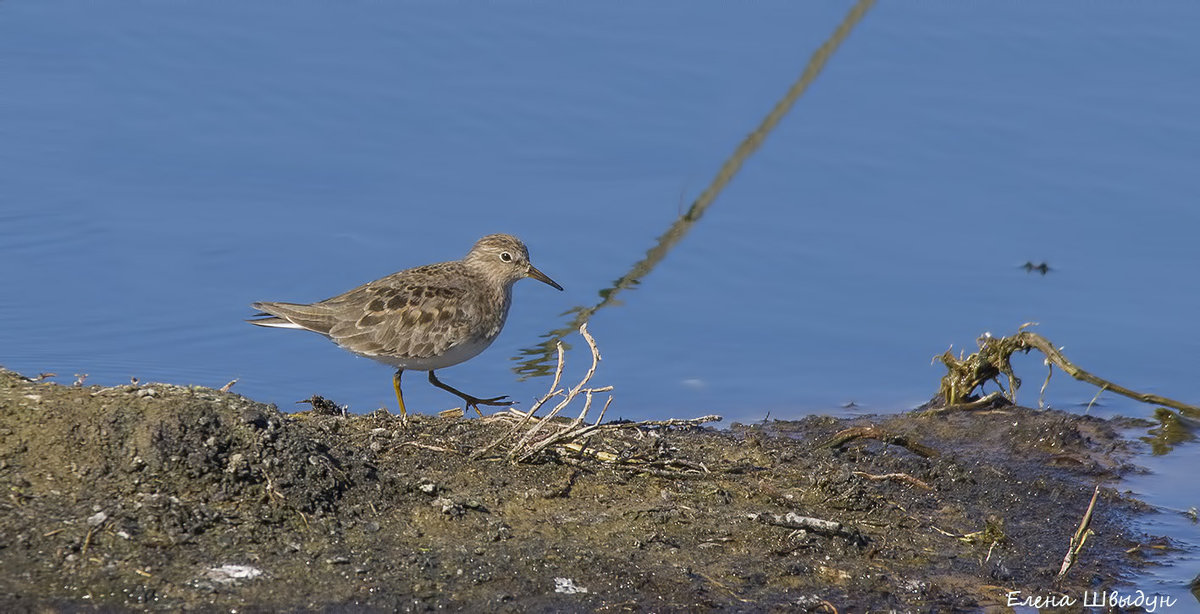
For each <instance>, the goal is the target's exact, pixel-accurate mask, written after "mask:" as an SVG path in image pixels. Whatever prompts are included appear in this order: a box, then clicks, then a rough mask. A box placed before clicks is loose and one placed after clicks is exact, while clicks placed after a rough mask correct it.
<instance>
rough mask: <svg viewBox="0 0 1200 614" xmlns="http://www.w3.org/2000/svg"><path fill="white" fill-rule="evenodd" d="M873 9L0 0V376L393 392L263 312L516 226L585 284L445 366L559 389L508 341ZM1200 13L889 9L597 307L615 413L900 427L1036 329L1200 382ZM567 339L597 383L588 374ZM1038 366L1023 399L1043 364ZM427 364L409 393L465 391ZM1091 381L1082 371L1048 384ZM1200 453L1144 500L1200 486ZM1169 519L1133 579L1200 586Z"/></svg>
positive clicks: (580, 303) (455, 376)
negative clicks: (1024, 329)
mask: <svg viewBox="0 0 1200 614" xmlns="http://www.w3.org/2000/svg"><path fill="white" fill-rule="evenodd" d="M850 7H851V5H850V3H831V2H827V3H792V2H785V1H782V0H780V1H761V2H755V3H736V4H732V3H723V2H716V1H700V2H697V1H689V2H683V1H671V2H662V3H654V4H652V5H636V6H635V5H629V4H623V3H578V2H576V3H550V2H522V3H486V4H480V5H478V6H471V7H470V8H469V9H468V8H467V7H465V6H463V5H460V4H451V3H434V2H403V3H391V4H378V3H376V4H356V5H338V6H332V5H328V4H326V3H317V2H311V1H299V2H291V3H288V4H287V5H286V7H285V6H283V5H279V4H233V3H202V4H196V3H192V4H181V3H137V2H118V3H105V4H103V5H101V4H80V3H66V2H57V1H45V2H5V3H0V262H2V266H0V288H2V290H0V364H3V365H5V366H7V367H8V368H11V369H16V370H18V371H21V372H23V373H25V374H27V375H33V374H36V373H39V372H43V371H50V372H55V373H58V374H59V375H60V378H59V379H60V381H64V380H66V381H69V380H71V379H73V377H74V374H77V373H87V374H89V377H88V380H87V381H88V382H89V383H98V384H105V385H112V384H118V383H123V382H126V381H128V380H129V378H130V377H137V378H139V379H141V380H143V381H170V382H174V383H180V384H188V383H193V384H201V385H206V386H214V387H215V386H221V385H222V384H224V383H226V382H228V381H230V380H232V379H234V378H238V379H239V382H238V384H237V385H236V387H235V388H234V391H235V392H239V393H241V394H244V395H247V396H249V397H252V398H255V399H258V400H262V401H267V402H275V403H278V404H279V405H280V406H281V407H283V408H285V409H289V408H293V407H296V406H295V405H294V402H295V401H296V400H298V399H302V398H306V397H308V396H310V395H312V394H314V393H318V394H321V395H323V396H326V397H329V398H331V399H333V400H335V401H336V402H339V403H343V404H349V406H350V409H351V410H352V411H356V412H369V411H371V410H373V409H375V408H377V407H383V406H386V407H393V406H394V403H395V398H394V396H393V394H392V390H391V386H390V382H389V378H390V370H389V369H388V368H387V367H384V366H382V365H378V364H376V363H373V362H370V361H368V360H365V359H361V358H357V357H355V356H353V355H350V354H348V353H346V352H343V351H341V350H339V349H337V348H336V347H334V346H333V345H332V344H330V343H328V342H327V341H324V340H323V339H321V338H319V337H317V336H315V335H310V334H302V333H299V332H294V331H275V330H263V329H256V328H253V327H251V326H249V325H247V324H245V323H244V322H243V320H244V319H245V318H246V317H248V316H250V315H251V313H252V310H251V309H250V308H249V303H251V302H253V301H256V300H282V301H294V302H311V301H315V300H319V299H322V298H326V297H328V296H332V295H334V294H337V293H340V292H342V291H344V290H347V289H349V288H351V287H353V286H356V285H358V284H361V283H363V282H366V281H369V280H371V279H375V278H377V277H381V276H383V275H386V274H388V273H391V272H393V271H396V270H399V269H403V268H407V267H410V266H415V265H419V264H425V263H428V262H436V261H442V260H449V259H455V258H458V257H460V256H461V255H462V254H464V253H465V252H466V250H467V249H468V248H469V247H470V245H471V244H472V242H473V241H474V240H475V239H476V238H478V237H479V236H481V235H484V234H488V233H492V232H511V233H513V234H516V235H518V236H520V237H522V238H523V239H524V240H525V241H526V242H527V243H528V244H529V246H530V250H531V253H532V256H533V261H534V262H535V264H537V265H538V267H539V268H541V269H542V270H543V271H545V272H546V273H547V274H549V275H550V276H551V277H553V278H554V279H556V280H557V281H558V282H559V283H561V284H562V285H564V286H565V287H566V291H565V292H563V293H559V292H555V291H553V290H551V289H549V288H546V287H545V286H542V285H541V284H537V283H533V282H524V283H521V284H518V286H517V288H516V291H515V294H516V296H515V306H514V308H513V311H512V313H511V315H510V318H509V322H508V325H507V328H506V330H505V332H504V333H503V335H501V337H500V339H499V340H498V341H497V342H496V344H495V345H494V346H493V347H492V348H491V349H489V350H488V351H487V352H486V353H484V354H482V355H481V356H479V357H478V358H476V359H474V360H472V361H470V362H468V363H465V364H463V365H461V366H458V367H454V368H452V369H447V370H445V371H443V372H441V373H440V374H439V375H440V376H441V377H442V379H443V380H444V381H446V382H448V383H450V384H452V385H454V386H456V387H459V388H461V389H463V390H466V391H468V392H471V393H473V394H477V395H495V394H508V395H510V396H512V397H513V398H514V399H517V400H519V401H522V402H523V403H524V404H525V406H528V403H529V402H530V401H531V400H533V399H534V398H535V397H537V396H538V395H540V394H541V393H543V392H544V390H545V388H546V386H547V385H548V383H549V382H548V380H547V379H546V378H545V377H532V378H520V377H519V375H520V373H518V372H521V373H524V374H528V372H529V369H528V366H529V365H528V363H525V368H524V369H522V362H521V361H527V360H529V358H530V350H531V349H535V348H537V347H538V344H539V343H542V342H544V341H545V339H546V337H545V336H546V335H548V334H549V333H550V332H551V331H554V330H556V329H561V328H563V327H564V326H565V325H567V323H568V322H569V321H570V320H571V317H570V316H569V315H562V314H564V313H565V312H567V311H569V310H571V309H573V308H579V307H589V306H592V305H595V304H596V303H598V302H600V301H601V299H602V296H604V295H603V294H602V293H604V292H606V291H608V290H609V289H610V288H612V286H613V284H614V281H615V280H618V279H620V278H622V277H623V276H625V275H626V274H627V273H629V272H630V269H631V268H632V267H634V265H635V263H637V262H639V261H641V260H643V258H645V257H646V253H647V250H649V249H651V248H652V247H653V246H654V245H655V244H656V242H657V241H658V239H659V237H660V236H661V235H663V233H664V232H666V230H667V229H668V228H669V227H671V225H672V224H674V223H675V222H676V221H677V220H678V218H679V216H680V215H681V214H682V213H684V212H686V211H687V210H688V209H689V207H690V206H691V204H692V203H693V201H695V200H696V198H697V197H698V196H699V195H700V193H701V191H702V190H703V189H704V188H705V187H706V186H707V185H709V182H710V181H711V180H712V178H713V176H714V174H715V173H716V172H717V170H718V169H719V168H720V167H721V165H722V164H723V163H724V162H725V161H726V159H727V158H728V157H729V156H730V154H732V153H733V151H734V149H735V148H736V147H737V146H738V144H739V143H740V142H742V140H743V138H745V137H746V135H747V134H748V133H750V132H751V131H752V130H753V129H754V128H755V127H756V126H757V125H758V124H759V122H760V121H762V119H763V117H764V116H766V114H767V112H768V111H769V110H770V109H771V107H772V106H773V105H774V104H775V103H776V102H777V101H778V100H779V99H780V97H781V96H783V94H784V92H785V91H786V90H787V88H788V87H789V85H790V84H791V83H793V82H794V81H795V80H796V79H797V78H798V77H799V76H800V74H801V71H802V70H803V69H804V67H805V65H806V63H807V62H808V61H809V57H810V55H811V54H812V53H813V51H814V50H816V49H817V48H818V46H820V45H821V44H822V43H823V42H825V41H826V40H827V39H829V37H830V36H831V34H832V33H833V32H834V29H835V28H836V27H837V25H838V24H839V23H841V22H842V20H843V19H844V18H845V16H846V13H847V12H848V11H849V10H850ZM1198 31H1200V4H1196V3H1185V2H1169V3H1159V4H1155V5H1152V6H1151V5H1142V4H1128V3H1107V4H1099V5H1088V6H1086V7H1085V6H1082V5H1078V4H1067V3H1063V4H1057V5H1056V4H1049V5H1047V4H1043V3H1038V4H1031V3H997V4H995V5H981V4H977V3H965V4H964V3H960V4H952V3H903V4H902V3H885V4H881V5H879V6H877V7H874V8H873V9H872V11H871V12H870V14H869V15H867V16H866V18H865V19H864V20H863V21H862V22H861V23H860V24H858V25H857V26H856V27H855V28H854V29H853V31H852V32H851V33H850V35H849V37H848V38H847V40H846V41H845V42H844V43H843V44H842V46H841V47H840V48H839V49H838V50H837V52H836V54H835V55H834V56H833V57H832V58H831V59H830V61H829V64H828V65H827V66H825V68H824V70H823V72H821V74H820V75H819V77H818V78H817V79H816V81H815V82H814V83H813V85H812V87H811V89H810V90H808V91H807V92H806V93H805V94H804V96H803V97H801V98H800V99H799V101H798V102H797V103H796V105H795V107H794V108H793V109H792V110H791V112H790V114H788V115H787V116H786V117H785V118H784V120H783V121H782V123H780V124H779V126H778V127H777V128H775V129H774V130H773V131H771V133H770V134H769V138H767V140H766V142H765V144H763V146H762V147H761V149H759V150H757V151H756V152H754V153H753V154H752V155H751V156H749V157H748V158H747V159H746V160H745V163H744V166H743V167H742V168H741V171H740V173H739V174H738V175H737V176H736V177H735V178H734V179H733V181H732V182H731V183H730V184H729V185H728V187H727V188H726V189H725V190H724V191H723V192H722V193H720V195H719V197H718V198H717V199H716V201H715V202H714V203H713V204H712V206H711V207H710V208H709V209H708V210H707V211H706V212H705V214H704V217H703V218H702V219H700V220H699V221H697V222H696V223H695V224H694V225H693V226H691V227H690V229H689V231H688V232H687V234H686V235H685V236H682V237H681V238H680V240H679V241H678V243H676V244H674V246H673V247H672V248H671V249H670V250H669V251H667V252H666V253H665V257H663V258H662V259H661V261H660V262H657V264H656V266H654V267H653V269H652V270H651V271H650V272H649V273H648V274H646V275H645V276H643V277H641V278H640V280H639V282H638V283H637V284H634V285H633V286H632V287H630V288H628V289H625V290H623V291H622V292H621V293H620V295H619V298H618V299H617V300H616V301H615V302H614V303H613V304H612V305H608V306H606V307H604V308H603V309H600V310H598V311H596V313H595V314H594V315H593V316H592V317H591V320H590V324H589V327H590V330H591V331H592V332H593V334H595V336H596V338H597V340H598V341H599V344H600V348H601V351H602V352H603V354H604V359H605V360H604V362H603V363H602V365H601V369H600V372H599V373H598V375H597V377H596V379H595V380H594V381H593V383H595V384H597V385H606V384H612V385H614V386H616V391H615V397H616V400H615V402H614V404H613V407H612V409H611V410H610V416H611V417H614V418H615V417H626V418H664V417H691V416H697V415H702V414H706V413H719V414H723V415H724V416H726V417H727V418H728V419H730V420H742V421H751V420H759V419H762V418H764V417H766V416H768V415H769V416H770V417H772V418H779V419H792V418H798V417H801V416H803V415H806V414H810V413H814V412H839V413H846V412H847V411H849V412H851V413H852V412H853V411H873V412H890V411H900V410H904V409H908V408H911V407H913V406H915V405H917V404H919V403H921V402H924V401H926V400H928V399H929V397H930V396H931V395H932V394H933V393H934V392H935V391H936V389H937V383H938V379H939V377H940V375H941V374H942V373H943V372H944V370H943V369H942V367H941V366H940V365H931V364H930V358H931V357H932V356H934V355H936V354H940V353H941V352H943V351H944V350H946V349H947V348H948V347H951V346H953V347H954V348H956V351H957V350H958V349H966V350H967V351H968V352H969V351H971V350H972V349H974V339H975V338H976V337H977V336H979V335H980V334H982V333H984V332H985V331H990V332H992V333H993V334H997V335H1001V334H1010V333H1012V332H1015V330H1016V328H1017V327H1018V326H1019V325H1021V324H1023V323H1025V322H1030V321H1035V322H1039V323H1040V326H1039V327H1038V328H1037V331H1038V332H1040V333H1041V334H1043V335H1045V336H1046V337H1048V338H1049V339H1051V340H1052V341H1053V342H1055V343H1057V344H1059V345H1062V346H1064V347H1065V352H1066V354H1067V356H1068V357H1069V358H1071V359H1072V360H1073V361H1075V362H1076V363H1077V364H1079V365H1080V366H1083V367H1084V368H1086V369H1088V370H1090V371H1092V372H1093V373H1096V374H1098V375H1100V376H1102V377H1108V378H1111V379H1113V380H1115V381H1117V382H1118V383H1121V384H1123V385H1126V386H1129V387H1131V388H1135V389H1137V390H1140V391H1145V392H1153V393H1156V394H1161V395H1165V396H1169V397H1173V398H1178V399H1182V400H1185V401H1190V402H1193V403H1194V402H1196V401H1197V400H1198V399H1200V378H1197V377H1196V375H1195V368H1196V365H1197V362H1196V356H1197V355H1200V325H1198V324H1197V319H1196V314H1197V313H1198V312H1200V285H1198V283H1197V279H1198V278H1197V274H1196V271H1197V268H1198V265H1200V248H1198V247H1197V243H1196V236H1197V230H1200V207H1198V206H1197V204H1196V195H1197V194H1198V193H1200V173H1198V172H1197V168H1200V122H1197V120H1196V115H1195V101H1196V100H1198V99H1200V79H1197V78H1196V75H1197V74H1200V73H1198V72H1197V69H1198V67H1200V38H1198V37H1196V36H1195V33H1196V32H1198ZM1026 262H1030V263H1032V264H1040V263H1042V262H1045V263H1048V264H1049V266H1050V267H1051V271H1050V272H1049V273H1048V274H1045V275H1042V274H1040V273H1038V272H1036V271H1033V272H1030V271H1026V270H1025V269H1024V268H1022V266H1021V265H1023V264H1024V263H1026ZM566 341H567V342H568V343H571V344H572V345H574V346H575V347H574V351H572V352H571V353H569V356H568V377H571V374H572V373H575V372H581V371H582V370H583V369H584V368H585V367H586V364H587V360H588V359H587V356H586V355H585V353H584V352H583V351H582V347H581V345H582V344H581V343H580V342H579V339H578V337H577V336H569V337H568V338H567V339H566ZM1015 366H1016V369H1017V373H1018V374H1019V375H1022V376H1023V377H1024V378H1025V382H1026V387H1025V388H1024V389H1022V395H1021V396H1020V397H1019V398H1018V400H1020V401H1023V402H1025V403H1026V404H1035V403H1036V400H1037V388H1038V387H1039V386H1040V383H1041V380H1042V378H1043V377H1044V373H1045V367H1043V366H1042V364H1041V359H1040V357H1037V356H1029V357H1025V358H1024V359H1022V360H1020V361H1018V362H1017V363H1016V365H1015ZM411 382H412V383H410V384H409V385H408V386H406V388H407V389H406V391H405V392H406V400H408V402H409V407H410V408H413V409H417V410H421V411H426V412H430V413H431V412H433V411H437V410H441V409H445V408H448V407H451V406H454V405H455V404H456V401H457V399H455V398H453V397H452V396H450V395H447V394H445V393H444V392H441V391H438V390H435V389H433V388H432V387H430V386H427V385H425V383H424V382H420V381H418V379H417V378H414V379H413V380H411ZM1094 394H1095V389H1094V388H1092V387H1090V386H1088V385H1084V384H1081V383H1078V382H1074V381H1072V380H1070V378H1068V377H1066V376H1065V375H1064V374H1062V373H1057V374H1056V376H1055V378H1054V379H1053V380H1052V381H1051V384H1050V387H1049V390H1048V392H1047V401H1048V402H1049V403H1050V404H1051V405H1052V406H1056V407H1060V408H1063V409H1069V410H1071V411H1084V407H1085V406H1086V405H1087V404H1088V401H1089V400H1091V399H1092V397H1093V396H1094ZM848 403H854V404H855V406H856V407H858V408H860V409H858V410H844V409H843V406H844V405H846V404H848ZM1091 411H1092V412H1094V413H1101V414H1102V415H1116V414H1122V415H1131V416H1142V417H1149V416H1151V415H1152V413H1153V408H1152V407H1147V406H1140V405H1138V404H1136V403H1133V402H1132V401H1128V400H1125V399H1122V398H1119V397H1113V396H1104V397H1102V398H1101V399H1100V405H1099V407H1098V408H1093V409H1092V410H1091ZM1196 448H1197V446H1196V445H1194V444H1190V445H1183V446H1179V447H1176V448H1174V449H1172V450H1171V451H1170V452H1171V453H1170V454H1167V455H1165V456H1159V457H1154V458H1147V459H1146V463H1148V464H1150V465H1151V468H1152V469H1153V470H1154V471H1153V473H1151V474H1149V475H1147V476H1140V477H1137V478H1135V479H1133V480H1132V481H1131V482H1128V483H1127V484H1129V485H1130V487H1131V488H1133V489H1135V490H1138V491H1140V492H1144V493H1145V494H1146V495H1147V496H1148V497H1149V499H1150V500H1151V501H1153V502H1155V503H1156V504H1158V505H1163V506H1168V507H1170V508H1174V509H1187V508H1189V507H1192V506H1195V505H1197V504H1198V503H1200V501H1198V499H1200V487H1197V486H1196V482H1195V480H1194V479H1190V478H1188V477H1187V473H1186V472H1187V471H1189V470H1190V467H1191V466H1194V464H1195V463H1196V462H1197V461H1200V454H1198V453H1197V449H1196ZM1148 530H1149V531H1151V532H1154V531H1157V532H1160V533H1161V532H1168V531H1169V532H1170V533H1171V535H1172V536H1173V537H1176V538H1177V539H1178V540H1180V543H1182V544H1184V545H1187V546H1189V547H1190V548H1191V550H1190V551H1189V552H1187V553H1185V554H1183V555H1181V556H1180V557H1178V558H1177V561H1178V562H1177V564H1176V565H1175V566H1173V567H1170V568H1168V569H1166V570H1164V571H1162V572H1160V573H1159V574H1158V575H1157V576H1150V577H1151V578H1154V579H1155V582H1158V583H1159V584H1161V586H1159V585H1155V586H1148V585H1147V586H1144V587H1143V588H1146V589H1147V590H1148V591H1149V590H1150V589H1159V590H1162V591H1168V592H1171V594H1177V595H1185V594H1186V590H1185V589H1182V588H1181V586H1180V583H1181V582H1182V581H1186V579H1190V577H1191V576H1193V575H1194V574H1195V572H1196V571H1197V566H1196V565H1195V563H1196V557H1195V547H1196V545H1197V543H1200V535H1198V533H1197V530H1196V526H1195V524H1194V523H1193V522H1191V521H1188V520H1186V519H1184V518H1183V517H1182V516H1179V515H1178V514H1174V513H1171V512H1166V513H1164V514H1163V515H1161V517H1160V518H1159V520H1151V522H1150V525H1149V528H1148Z"/></svg>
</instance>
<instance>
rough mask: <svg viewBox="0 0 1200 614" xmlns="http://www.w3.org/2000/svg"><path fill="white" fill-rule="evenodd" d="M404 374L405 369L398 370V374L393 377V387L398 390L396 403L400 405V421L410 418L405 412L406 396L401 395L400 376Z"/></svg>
mask: <svg viewBox="0 0 1200 614" xmlns="http://www.w3.org/2000/svg"><path fill="white" fill-rule="evenodd" d="M401 373H404V369H396V374H395V375H393V376H392V386H394V387H395V388H396V402H397V403H399V404H400V419H401V420H405V419H407V418H408V413H407V412H405V411H404V395H403V394H401V393H400V374H401Z"/></svg>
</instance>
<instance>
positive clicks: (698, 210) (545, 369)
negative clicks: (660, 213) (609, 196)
mask: <svg viewBox="0 0 1200 614" xmlns="http://www.w3.org/2000/svg"><path fill="white" fill-rule="evenodd" d="M874 4H875V0H859V1H858V2H857V3H856V4H855V5H854V7H853V8H851V9H850V12H849V13H848V14H847V15H846V17H845V19H843V20H842V22H841V23H840V24H838V27H837V28H836V29H835V30H834V31H833V34H832V35H830V37H829V38H828V39H827V40H826V41H825V42H824V43H823V44H822V45H821V46H820V47H818V48H817V50H816V51H815V52H814V53H813V55H812V57H811V58H809V60H808V64H807V65H806V66H805V67H804V72H802V73H800V77H799V78H797V79H796V81H795V82H794V83H792V86H791V87H790V88H788V91H787V92H786V93H785V94H784V95H783V98H781V99H780V100H779V102H777V103H775V106H774V107H773V108H772V109H771V112H770V113H768V114H767V117H766V118H764V119H763V121H762V123H760V124H759V125H758V128H756V129H755V130H754V131H753V132H751V133H750V134H749V135H748V136H747V137H746V138H745V139H744V140H743V141H742V142H741V144H740V145H738V147H737V149H736V150H734V152H733V155H731V156H729V159H728V160H726V161H725V163H724V164H722V165H721V168H720V170H718V171H717V175H716V177H714V178H713V180H712V183H710V184H709V185H708V187H707V188H705V189H704V192H702V193H701V194H700V196H699V197H698V198H696V200H695V202H693V203H692V206H691V207H689V208H688V210H687V211H686V212H684V214H683V215H681V216H679V218H678V219H676V220H675V222H674V223H673V224H671V226H670V227H669V228H667V231H666V232H665V233H663V234H662V236H660V237H659V238H658V242H657V243H656V244H655V245H654V247H652V248H650V251H648V252H646V257H645V258H642V259H641V260H640V261H638V262H637V263H636V264H634V265H633V268H631V269H630V270H629V272H628V273H626V274H625V275H623V276H621V277H620V278H619V279H617V280H616V281H615V282H613V285H612V286H610V287H608V288H605V289H603V290H601V291H600V302H599V303H596V304H595V305H592V306H590V307H589V306H585V305H577V306H575V307H572V308H571V309H569V310H568V311H566V312H565V313H564V314H563V315H564V316H570V315H574V317H573V318H572V319H571V321H570V322H569V323H568V324H566V325H565V326H563V327H561V328H557V329H555V330H552V331H550V332H549V333H546V334H545V335H542V339H543V341H542V342H541V343H539V344H537V345H536V346H534V347H531V348H525V349H522V350H520V354H519V355H518V356H516V357H514V360H519V361H520V363H519V364H518V365H517V366H516V367H514V368H513V370H514V371H516V373H517V374H518V375H519V376H520V377H521V379H522V380H524V379H528V378H530V377H541V376H548V375H551V374H552V373H553V369H554V365H555V360H554V357H555V356H556V352H557V351H558V350H557V346H558V343H559V342H561V341H562V340H563V338H564V337H566V336H567V335H569V334H571V333H572V332H574V331H575V330H578V329H579V327H580V326H581V325H582V324H584V323H586V322H587V321H588V320H589V319H591V317H592V314H594V313H596V312H597V311H599V310H600V309H602V308H604V307H607V306H609V305H612V304H615V303H616V297H617V295H618V294H620V293H621V291H622V290H625V289H627V288H632V287H633V286H636V285H637V284H639V283H641V280H642V278H643V277H645V276H646V275H648V274H649V273H650V271H652V270H654V267H656V266H658V263H659V262H662V259H663V258H665V257H666V255H667V252H669V251H671V248H672V247H674V246H675V245H676V244H677V243H679V241H680V240H682V239H683V237H684V235H686V234H687V233H688V231H689V230H691V229H692V226H693V225H695V224H696V222H698V221H700V218H701V217H702V216H703V215H704V212H705V211H706V210H707V209H708V207H709V205H711V204H712V203H713V202H714V201H716V200H717V196H719V195H720V194H721V191H722V190H724V189H725V186H727V185H729V182H730V181H732V180H733V178H734V176H735V175H737V173H738V171H739V170H741V168H742V164H743V163H744V162H745V161H746V159H747V158H749V157H750V155H751V154H753V153H754V152H755V151H756V150H758V148H759V147H761V146H762V144H763V142H764V141H766V139H767V135H768V134H770V133H771V131H772V130H774V129H775V127H776V126H778V125H779V122H781V121H783V118H784V116H785V115H787V113H788V111H790V110H791V109H792V106H793V105H794V104H795V103H796V101H797V100H798V99H799V98H800V96H802V95H803V94H804V92H805V90H807V89H808V86H809V85H811V84H812V82H813V81H814V80H815V79H816V78H817V75H820V74H821V70H822V69H824V68H825V64H826V63H828V62H829V58H830V57H832V56H833V52H834V51H836V50H837V48H838V46H840V45H841V44H842V41H844V40H846V37H847V36H849V35H850V32H851V31H852V30H853V29H854V26H856V25H857V24H858V22H860V21H862V18H863V17H865V16H866V14H867V11H869V10H870V9H871V7H872V6H874ZM563 345H564V346H566V347H567V348H570V347H571V346H570V345H569V344H566V343H563ZM522 358H524V360H521V359H522Z"/></svg>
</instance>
